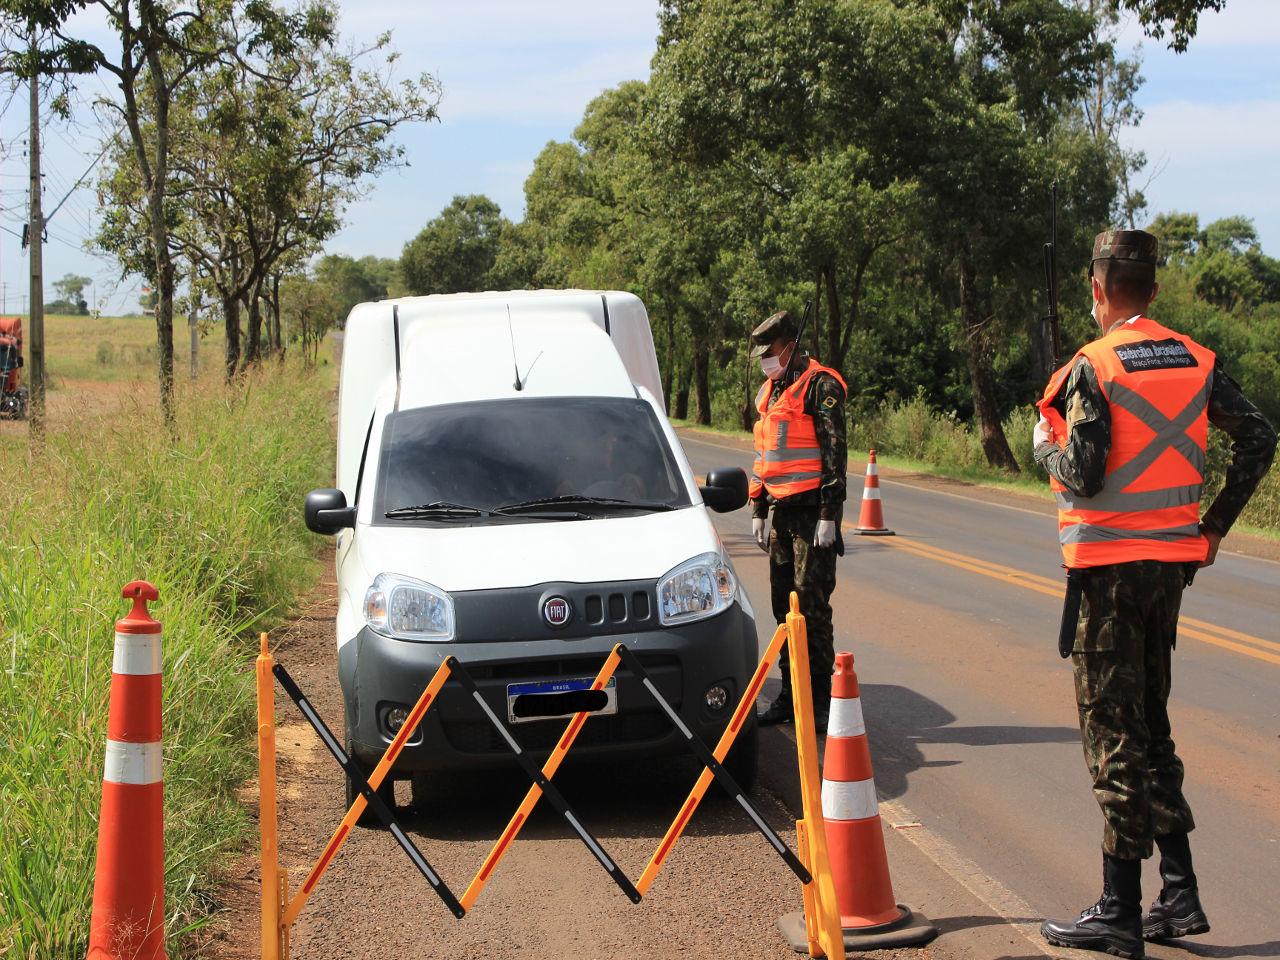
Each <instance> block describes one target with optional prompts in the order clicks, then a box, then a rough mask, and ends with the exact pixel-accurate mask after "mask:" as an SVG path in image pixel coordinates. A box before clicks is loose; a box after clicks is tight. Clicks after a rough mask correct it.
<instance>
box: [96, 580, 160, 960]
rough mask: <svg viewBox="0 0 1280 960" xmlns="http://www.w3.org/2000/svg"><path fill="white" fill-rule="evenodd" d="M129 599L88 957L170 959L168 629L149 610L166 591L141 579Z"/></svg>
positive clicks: (121, 628) (114, 679)
mask: <svg viewBox="0 0 1280 960" xmlns="http://www.w3.org/2000/svg"><path fill="white" fill-rule="evenodd" d="M124 596H125V597H126V598H130V597H131V598H133V609H132V610H130V611H129V615H128V616H127V617H125V618H124V619H122V620H117V621H116V642H115V657H114V662H113V665H112V668H111V701H110V706H109V707H108V713H107V763H106V770H105V771H104V773H103V776H102V810H101V815H100V816H99V819H98V859H97V868H96V871H95V873H94V878H93V913H92V916H91V918H90V921H89V960H117V958H126V957H127V958H130V960H132V958H138V960H164V957H165V952H164V786H163V783H162V782H161V776H160V642H161V632H160V624H159V623H157V622H156V621H155V620H153V619H151V616H150V614H149V613H148V612H147V601H148V600H158V599H159V598H160V594H159V591H157V590H156V588H155V587H153V586H152V585H151V584H149V583H147V582H146V581H144V580H135V581H134V582H133V583H130V584H129V585H127V586H126V587H125V588H124Z"/></svg>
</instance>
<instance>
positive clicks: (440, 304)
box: [336, 290, 663, 498]
mask: <svg viewBox="0 0 1280 960" xmlns="http://www.w3.org/2000/svg"><path fill="white" fill-rule="evenodd" d="M336 336H340V338H341V340H340V342H341V345H342V346H341V352H342V379H341V384H340V391H339V396H340V399H339V413H338V477H337V481H338V486H339V487H340V488H341V489H342V490H343V491H344V492H346V494H347V496H348V497H349V498H354V493H355V481H356V474H357V471H358V468H359V462H360V456H361V451H362V449H363V446H364V441H365V436H366V434H367V431H368V428H369V422H370V417H371V416H372V414H373V411H374V409H375V407H376V406H377V405H378V404H379V403H384V404H389V403H391V402H392V401H393V400H394V399H396V398H397V397H398V402H399V406H400V407H401V408H405V407H424V406H430V405H433V404H439V403H457V402H461V401H464V400H488V399H497V398H500V397H520V396H635V395H636V386H640V387H643V388H645V390H647V391H648V392H649V393H650V394H651V395H652V397H653V399H654V400H655V402H657V403H658V405H659V406H660V407H661V405H662V398H663V390H662V381H661V377H660V375H659V373H658V359H657V354H656V352H655V351H654V346H653V335H652V333H651V331H650V329H649V317H648V314H647V313H646V312H645V308H644V304H643V303H642V302H641V301H640V299H639V298H638V297H636V296H635V295H634V294H630V293H625V292H622V291H616V290H606V291H600V290H510V291H486V292H483V293H456V294H434V295H430V296H423V297H400V298H398V299H393V300H382V301H379V302H377V303H361V304H357V305H356V306H355V307H354V308H352V310H351V313H350V315H349V316H348V317H347V323H346V328H345V330H344V331H343V332H342V333H341V334H340V335H336ZM517 371H519V379H520V382H521V390H519V391H517V390H516V389H515V383H516V379H517Z"/></svg>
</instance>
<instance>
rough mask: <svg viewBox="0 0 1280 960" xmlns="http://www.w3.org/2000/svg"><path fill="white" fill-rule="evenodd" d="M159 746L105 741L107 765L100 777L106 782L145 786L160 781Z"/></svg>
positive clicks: (155, 744)
mask: <svg viewBox="0 0 1280 960" xmlns="http://www.w3.org/2000/svg"><path fill="white" fill-rule="evenodd" d="M160 759H161V748H160V744H158V743H125V742H124V741H122V740H108V741H107V765H106V770H105V771H104V773H103V775H102V779H103V780H104V781H105V782H107V783H127V784H133V785H135V786H145V785H147V784H151V783H159V782H160Z"/></svg>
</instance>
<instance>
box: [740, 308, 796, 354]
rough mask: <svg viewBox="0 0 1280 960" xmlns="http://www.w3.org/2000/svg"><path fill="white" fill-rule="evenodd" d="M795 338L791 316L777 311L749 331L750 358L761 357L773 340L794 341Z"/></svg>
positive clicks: (794, 328) (785, 312)
mask: <svg viewBox="0 0 1280 960" xmlns="http://www.w3.org/2000/svg"><path fill="white" fill-rule="evenodd" d="M795 338H796V322H795V321H794V320H792V319H791V314H789V313H787V311H785V310H779V311H778V312H777V313H775V314H774V315H773V316H771V317H770V318H769V319H768V320H766V321H765V322H764V323H762V324H760V326H758V327H756V328H755V329H754V330H752V331H751V344H752V346H751V353H750V356H752V357H763V356H764V355H765V353H766V352H768V350H769V347H771V346H772V345H773V341H775V340H794V339H795Z"/></svg>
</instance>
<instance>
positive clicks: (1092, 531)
mask: <svg viewBox="0 0 1280 960" xmlns="http://www.w3.org/2000/svg"><path fill="white" fill-rule="evenodd" d="M1157 253H1158V250H1157V241H1156V238H1155V237H1153V236H1152V235H1151V234H1148V233H1145V232H1143V231H1140V230H1108V231H1105V232H1103V233H1101V234H1099V235H1098V237H1097V238H1096V240H1095V244H1094V259H1093V261H1092V263H1091V265H1090V276H1091V286H1092V290H1093V296H1094V318H1095V320H1096V321H1097V322H1098V325H1099V327H1100V329H1101V333H1102V335H1101V337H1100V338H1099V339H1098V340H1095V341H1093V343H1092V344H1089V345H1086V346H1085V347H1084V348H1082V349H1081V351H1080V352H1079V353H1077V354H1076V356H1075V357H1074V358H1073V359H1072V361H1071V363H1070V364H1068V367H1067V368H1064V369H1063V370H1062V371H1059V373H1058V374H1056V375H1055V378H1054V380H1053V381H1051V383H1050V386H1049V388H1048V389H1047V390H1046V392H1045V398H1044V400H1042V401H1041V411H1042V413H1043V416H1042V418H1041V421H1040V423H1039V424H1038V425H1037V428H1036V437H1035V441H1036V445H1035V458H1036V460H1037V462H1039V463H1040V464H1041V465H1042V466H1044V467H1045V469H1046V470H1047V471H1048V472H1049V474H1050V475H1051V477H1052V478H1053V479H1054V480H1056V481H1057V482H1058V484H1060V487H1055V489H1057V490H1058V491H1059V492H1058V500H1059V508H1060V511H1062V512H1060V514H1059V525H1060V537H1059V539H1060V540H1061V542H1062V544H1063V553H1064V557H1066V559H1067V563H1066V566H1067V567H1068V568H1069V569H1070V570H1071V571H1072V576H1073V577H1076V578H1077V580H1076V582H1077V583H1078V584H1079V587H1078V590H1079V592H1078V593H1077V594H1076V596H1077V597H1078V598H1079V611H1078V613H1075V614H1074V615H1075V637H1074V644H1073V645H1070V646H1069V647H1067V646H1064V647H1063V648H1062V649H1063V655H1064V656H1066V655H1068V654H1069V655H1070V656H1071V659H1072V665H1073V669H1074V675H1075V689H1076V703H1077V709H1078V713H1079V718H1080V730H1081V736H1082V740H1083V745H1084V754H1085V761H1086V763H1087V765H1088V768H1089V772H1090V775H1091V776H1092V778H1093V792H1094V796H1095V797H1096V798H1097V800H1098V803H1099V805H1100V806H1101V808H1102V813H1103V819H1104V831H1103V841H1102V848H1103V864H1104V866H1103V877H1104V884H1103V895H1102V898H1101V899H1100V900H1099V901H1098V903H1097V904H1095V905H1094V906H1092V907H1090V908H1088V909H1087V910H1085V911H1084V912H1083V913H1082V914H1081V915H1080V917H1079V918H1077V919H1075V920H1070V921H1054V920H1049V921H1046V922H1045V924H1044V926H1043V927H1042V928H1041V932H1042V934H1043V935H1044V937H1045V938H1046V939H1047V940H1048V941H1049V942H1050V943H1053V944H1056V945H1058V946H1065V947H1078V948H1082V949H1088V950H1101V951H1106V952H1109V953H1115V954H1118V955H1120V956H1125V957H1142V956H1143V955H1144V953H1145V950H1144V947H1143V938H1144V937H1145V938H1146V939H1163V938H1169V937H1181V936H1186V935H1188V934H1197V933H1204V932H1207V931H1208V929H1209V923H1208V920H1207V918H1206V917H1205V914H1204V911H1203V909H1202V908H1201V905H1200V900H1199V891H1198V887H1197V884H1196V877H1195V873H1194V871H1193V869H1192V863H1191V849H1190V844H1189V841H1188V834H1189V833H1190V831H1191V830H1192V829H1193V828H1194V827H1195V821H1194V820H1193V818H1192V815H1191V808H1190V807H1189V806H1188V805H1187V801H1186V799H1185V797H1184V796H1183V793H1182V780H1183V766H1182V761H1181V760H1179V759H1178V756H1177V754H1176V753H1175V752H1174V743H1173V740H1172V739H1171V737H1170V726H1169V715H1168V710H1167V704H1168V699H1169V687H1170V663H1171V655H1172V650H1173V647H1174V643H1175V640H1176V630H1177V622H1178V608H1179V606H1180V605H1181V601H1182V591H1183V589H1184V588H1185V587H1186V586H1187V585H1189V584H1190V583H1191V578H1192V576H1193V575H1194V573H1195V570H1196V568H1198V567H1205V566H1209V565H1210V564H1212V563H1213V561H1214V558H1215V556H1216V555H1217V551H1218V544H1219V542H1220V541H1221V540H1222V538H1223V537H1224V536H1225V535H1226V533H1227V531H1228V530H1229V529H1230V528H1231V525H1232V524H1233V523H1234V522H1235V520H1236V518H1237V517H1238V516H1239V514H1240V511H1241V510H1242V509H1243V508H1244V506H1245V504H1246V503H1247V502H1248V500H1249V498H1250V496H1252V494H1253V491H1254V489H1255V488H1256V487H1257V485H1258V483H1259V481H1260V480H1261V479H1262V478H1263V477H1264V476H1265V475H1266V472H1267V470H1268V468H1269V466H1270V464H1271V460H1272V457H1273V456H1274V453H1275V447H1276V434H1275V431H1274V430H1273V429H1272V427H1271V425H1270V424H1269V423H1268V422H1267V420H1266V418H1265V417H1263V416H1262V414H1261V413H1260V412H1259V411H1258V409H1257V408H1256V407H1255V406H1254V405H1253V404H1252V403H1250V402H1249V401H1248V400H1247V399H1246V398H1245V397H1244V395H1243V394H1242V393H1241V391H1240V387H1239V386H1238V385H1237V384H1236V383H1235V381H1234V380H1232V379H1231V378H1230V377H1229V376H1227V374H1226V372H1225V371H1224V370H1223V369H1222V366H1221V364H1220V363H1219V362H1217V360H1216V358H1214V357H1213V355H1212V353H1210V352H1209V351H1207V350H1205V349H1204V348H1203V347H1201V346H1200V345H1198V344H1196V343H1195V342H1194V341H1192V340H1190V339H1189V338H1186V337H1182V336H1181V335H1179V334H1176V333H1174V332H1173V331H1170V330H1168V329H1167V328H1163V327H1160V326H1159V325H1158V324H1155V323H1154V322H1152V321H1150V320H1148V319H1147V318H1146V317H1145V314H1144V310H1145V308H1146V305H1147V304H1148V303H1149V302H1150V301H1151V300H1152V299H1153V298H1154V297H1155V293H1156V290H1157V285H1156V283H1155V265H1156V260H1157ZM1144 338H1145V339H1144ZM1099 364H1101V365H1102V367H1103V370H1104V371H1105V375H1104V373H1103V372H1100V370H1099ZM1068 368H1069V369H1068ZM1197 378H1199V379H1197ZM1170 383H1173V384H1175V386H1173V387H1171V386H1169V384H1170ZM1190 388H1194V393H1191V394H1189V395H1190V396H1192V399H1191V400H1190V401H1189V402H1186V403H1185V405H1184V403H1183V401H1184V400H1185V396H1183V395H1179V394H1178V393H1177V392H1176V391H1177V390H1180V389H1181V390H1188V389H1190ZM1135 395H1136V396H1137V398H1138V399H1137V400H1136V401H1135V400H1134V399H1133V398H1134V397H1135ZM1171 400H1172V401H1173V402H1172V404H1171V403H1170V402H1169V401H1171ZM1161 401H1164V402H1163V403H1162V402H1161ZM1179 410H1181V411H1182V412H1181V413H1179V412H1178V411H1179ZM1170 416H1171V417H1172V419H1165V418H1166V417H1170ZM1135 419H1136V420H1137V422H1138V426H1134V421H1135ZM1204 420H1207V421H1208V423H1211V424H1213V425H1214V426H1217V427H1218V428H1219V429H1222V430H1224V431H1225V432H1226V433H1227V434H1228V435H1229V436H1230V437H1231V441H1232V463H1231V466H1230V467H1229V468H1228V470H1227V475H1226V482H1225V485H1224V487H1223V489H1222V492H1221V493H1220V494H1219V495H1218V497H1217V498H1216V499H1215V500H1214V502H1213V504H1212V505H1211V506H1210V507H1209V509H1208V510H1207V511H1206V512H1205V514H1204V516H1203V517H1200V518H1199V522H1198V524H1197V522H1196V514H1197V513H1198V502H1199V490H1200V484H1199V483H1198V482H1196V483H1188V482H1187V478H1186V470H1187V467H1186V464H1187V463H1190V464H1191V467H1192V468H1194V470H1196V471H1198V475H1199V476H1201V477H1202V476H1203V470H1204V458H1203V451H1204V439H1203V438H1204V437H1205V436H1206V435H1207V425H1205V424H1204ZM1197 431H1199V432H1197ZM1153 435H1154V439H1152V436H1153ZM1196 437H1200V438H1201V439H1199V440H1194V438H1196ZM1193 440H1194V443H1193V442H1192V441H1193ZM1197 444H1198V446H1197ZM1135 450H1138V451H1139V452H1138V453H1137V454H1136V455H1133V454H1134V451H1135ZM1170 451H1176V452H1177V453H1178V454H1180V455H1181V457H1182V459H1179V458H1178V457H1173V456H1169V457H1165V456H1164V455H1165V454H1169V453H1170ZM1162 458H1163V459H1162ZM1139 477H1141V478H1142V482H1134V481H1135V480H1137V479H1138V478H1139ZM1153 495H1154V497H1155V499H1152V497H1153ZM1179 497H1185V498H1186V500H1185V502H1183V501H1181V500H1179V499H1178V498H1179ZM1125 498H1129V499H1127V500H1126V499H1125ZM1124 504H1128V505H1129V506H1128V507H1126V506H1124ZM1126 510H1128V511H1129V513H1128V514H1127V515H1126V513H1125V511H1126ZM1181 511H1186V512H1189V516H1183V513H1182V512H1181ZM1171 516H1173V517H1174V519H1169V517H1171ZM1184 520H1189V524H1188V523H1186V522H1183V521H1184ZM1162 526H1163V527H1165V528H1166V529H1147V528H1159V527H1162ZM1069 582H1070V581H1069ZM1072 593H1073V591H1072V590H1071V589H1070V588H1069V590H1068V597H1069V598H1070V597H1071V596H1072ZM1068 606H1069V607H1070V606H1071V604H1070V603H1069V605H1068ZM1072 615H1073V611H1071V610H1068V611H1066V612H1064V623H1066V624H1069V623H1070V621H1069V620H1067V619H1066V618H1068V617H1070V616H1072ZM1064 640H1066V641H1067V642H1068V643H1069V642H1070V633H1069V627H1068V629H1067V630H1064ZM1153 841H1154V844H1155V845H1156V846H1158V847H1159V850H1160V856H1161V859H1160V873H1161V877H1162V880H1163V885H1162V889H1161V891H1160V894H1159V896H1158V897H1157V899H1156V900H1155V902H1154V903H1153V904H1152V906H1151V909H1150V911H1149V912H1148V913H1147V914H1146V915H1145V916H1144V915H1143V913H1142V903H1141V890H1140V882H1141V867H1142V860H1144V859H1145V858H1147V857H1150V856H1151V855H1152V853H1153Z"/></svg>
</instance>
